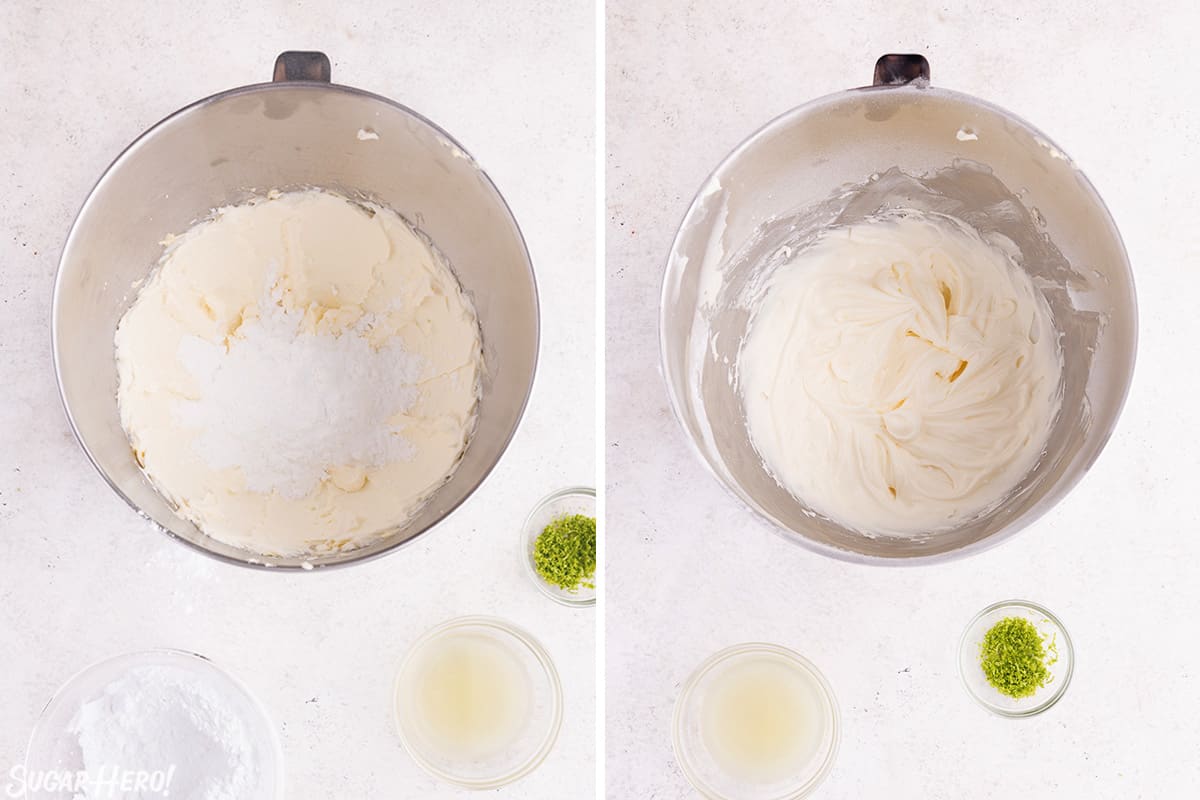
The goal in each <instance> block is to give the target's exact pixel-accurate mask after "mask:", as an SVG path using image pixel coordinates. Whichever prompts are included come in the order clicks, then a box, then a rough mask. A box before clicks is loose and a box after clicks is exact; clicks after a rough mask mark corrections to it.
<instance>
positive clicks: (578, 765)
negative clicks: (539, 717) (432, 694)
mask: <svg viewBox="0 0 1200 800" xmlns="http://www.w3.org/2000/svg"><path fill="white" fill-rule="evenodd" d="M242 5H246V6H247V7H257V10H255V11H251V12H245V13H242V12H238V11H235V10H234V9H235V8H237V7H238V6H242ZM171 8H178V9H179V13H178V14H177V15H176V14H173V13H171V12H170V11H168V9H171ZM530 20H536V24H530ZM593 41H594V30H593V14H592V11H591V10H590V9H587V8H585V7H577V8H568V7H566V6H565V5H564V4H560V3H552V2H532V1H530V2H526V3H523V4H521V6H520V7H518V8H511V9H504V10H501V9H499V8H497V9H491V8H489V7H486V6H479V7H476V6H475V4H467V3H449V4H447V3H434V2H425V3H421V2H404V3H387V2H369V3H355V4H345V3H335V2H320V3H311V2H310V3H284V2H271V3H263V4H254V3H251V4H233V3H223V2H222V3H206V4H205V5H204V6H203V9H202V10H197V9H194V8H192V7H190V6H189V7H188V8H187V10H186V11H185V10H184V8H183V6H180V5H177V4H174V3H162V4H145V3H135V2H115V3H103V4H34V3H5V4H3V6H2V7H0V52H3V53H5V54H6V56H5V59H6V60H5V66H4V73H5V77H4V80H3V82H0V110H2V112H3V117H4V124H3V125H0V157H2V158H0V161H2V163H3V173H4V176H3V180H4V186H5V190H6V191H5V192H3V193H2V194H0V228H2V229H3V237H2V239H0V264H2V265H3V267H2V268H0V386H3V387H4V389H3V392H2V393H0V431H3V434H0V436H2V438H0V441H2V443H3V444H2V445H0V709H3V710H2V711H0V790H2V788H3V786H4V785H5V784H6V783H7V774H8V771H9V769H10V768H11V767H12V765H14V764H16V763H18V762H20V761H22V760H23V758H24V748H25V743H26V739H27V737H28V735H29V732H30V729H31V728H32V726H33V724H34V720H35V719H36V717H37V714H38V712H39V711H40V710H41V707H42V705H43V704H44V703H45V702H46V700H47V699H48V698H49V697H50V694H51V693H52V692H53V691H54V689H55V688H56V687H57V686H58V685H59V684H60V683H61V682H62V681H64V680H65V679H67V678H68V677H70V676H71V675H72V674H73V673H74V672H75V671H77V670H78V669H80V668H82V667H84V666H85V665H87V664H88V663H90V662H92V661H94V660H96V659H98V658H101V657H106V656H110V655H114V654H116V653H120V652H123V651H127V650H134V649H141V648H148V647H155V646H171V647H178V648H183V649H188V650H194V651H197V652H200V653H203V654H205V655H207V656H209V657H211V658H213V659H214V660H215V661H216V662H218V663H219V664H220V665H222V666H223V667H225V668H227V669H229V670H230V671H231V672H233V673H234V674H235V675H237V676H239V677H241V678H242V679H244V680H245V681H246V682H247V683H248V684H249V685H250V687H251V688H252V689H253V690H254V691H255V692H256V693H257V694H258V696H259V697H260V698H261V699H262V700H263V702H264V703H265V704H266V706H267V708H268V709H269V711H270V713H271V714H272V716H273V717H274V719H275V720H276V721H277V723H278V725H279V727H280V730H281V733H282V738H283V745H284V750H285V756H286V759H287V768H288V774H289V779H288V785H289V791H288V797H289V798H314V800H318V799H319V800H327V798H331V797H339V798H355V799H356V800H357V799H358V798H376V797H388V798H394V797H404V798H415V797H421V798H426V797H431V798H432V797H459V796H463V795H465V794H467V793H466V792H461V791H458V790H455V789H452V788H451V787H448V786H443V785H439V784H435V783H434V781H432V780H431V779H429V778H426V777H425V776H424V774H423V773H421V772H420V771H419V770H418V769H417V768H416V766H415V765H414V764H413V762H412V761H411V760H410V759H409V758H408V757H407V755H405V753H404V752H403V751H402V750H401V748H400V745H399V743H398V740H397V738H396V736H395V734H394V732H393V730H392V726H391V719H390V712H389V700H390V691H391V680H392V677H393V673H394V669H395V666H396V664H397V662H398V660H399V658H400V656H401V655H402V654H403V652H404V650H405V648H406V647H407V645H408V644H409V643H410V642H412V641H413V640H414V639H415V638H416V637H417V636H418V635H419V634H420V633H421V632H422V631H424V630H425V629H426V628H428V627H430V626H432V625H434V624H435V623H438V622H440V621H442V620H444V619H446V618H449V617H452V616H456V615H460V614H469V613H492V614H497V615H499V616H502V617H505V618H507V619H510V620H512V621H513V622H516V623H517V624H519V625H521V626H523V627H525V628H526V629H528V630H529V631H531V632H532V633H534V635H536V636H537V637H538V638H539V639H541V641H542V642H543V643H544V644H545V645H546V647H547V649H548V650H549V651H550V654H551V656H552V657H553V658H554V659H555V661H556V663H557V665H558V667H559V670H560V672H561V673H562V676H563V682H564V687H565V692H566V718H565V722H564V726H563V732H562V735H561V737H560V739H559V742H558V744H557V746H556V747H555V748H554V750H553V752H552V753H551V755H550V758H549V759H548V761H547V762H546V763H545V764H544V765H543V766H542V767H541V768H539V769H538V770H537V771H536V772H535V773H534V774H533V775H531V776H530V777H528V778H526V779H525V780H523V781H521V782H520V783H518V784H515V785H514V786H512V787H509V788H507V789H504V790H501V791H500V792H498V793H497V794H498V795H499V796H502V797H510V798H522V799H525V798H548V799H549V798H553V799H554V800H561V798H564V797H589V796H591V794H592V792H593V786H594V774H595V754H594V745H593V740H594V726H595V713H594V692H595V686H594V683H595V681H594V674H595V673H594V668H593V657H594V631H593V628H594V622H595V615H594V613H593V611H591V610H583V611H580V610H574V609H568V608H564V607H561V606H558V605H556V604H554V603H551V602H550V601H549V600H547V599H546V598H545V597H544V596H542V595H541V594H540V593H539V592H538V590H537V589H536V588H535V587H534V586H533V585H532V584H530V583H529V580H528V578H527V577H526V576H525V575H524V574H523V572H522V570H523V567H522V565H521V564H520V562H519V561H518V558H517V541H518V533H517V532H518V528H519V526H520V524H521V522H522V520H523V518H524V515H525V514H526V512H527V511H528V510H529V509H530V507H532V505H533V504H534V503H535V502H536V501H537V500H538V499H539V498H540V497H541V496H542V495H544V494H547V493H549V492H550V491H552V490H554V489H557V488H560V487H562V486H566V485H570V484H577V483H584V484H590V483H592V482H593V481H594V479H595V478H594V475H595V470H594V464H593V462H594V452H595V448H594V433H593V431H594V427H593V419H594V414H595V404H594V402H593V395H594V391H593V389H594V367H593V363H594V362H593V353H594V314H593V311H594V305H593V303H592V301H591V300H590V298H591V297H592V296H593V292H594V275H593V266H592V265H593V259H592V253H593V248H594V241H593V232H594V222H593V220H594V214H595V208H594V202H593V198H594V191H593V176H594V161H593V156H592V146H593V139H594V137H593V130H594V104H593V90H592V83H593V67H592V60H591V57H590V53H591V52H592V48H593ZM305 48H317V49H322V50H324V51H325V52H327V53H328V54H329V56H330V58H331V59H332V61H333V74H334V79H335V80H337V81H339V82H342V83H349V84H351V85H355V86H360V87H362V88H365V89H369V90H372V91H375V92H378V93H381V94H384V95H388V96H390V97H393V98H395V99H396V100H399V101H400V102H402V103H405V104H407V105H410V106H411V107H413V108H415V109H418V110H419V111H421V112H422V113H423V114H425V115H427V116H428V117H429V118H431V119H433V120H434V121H436V122H437V123H439V124H441V125H442V126H444V127H445V128H446V129H447V130H449V131H450V132H451V133H452V134H453V135H454V136H455V137H456V138H458V139H459V140H460V141H461V142H462V143H463V144H464V145H465V146H466V147H467V148H468V149H469V150H470V151H471V152H472V154H473V155H474V156H475V157H476V158H477V159H478V160H479V162H480V163H481V164H482V165H483V166H484V168H485V169H487V170H488V171H489V173H490V174H491V176H492V178H493V179H494V180H495V181H496V183H497V185H498V186H499V187H500V189H501V191H502V192H504V194H505V197H506V199H507V200H508V201H509V203H510V204H511V206H512V208H513V212H514V214H515V215H516V217H517V219H518V221H519V222H520V223H521V226H522V228H523V230H524V233H525V236H526V239H527V240H528V243H529V246H530V249H531V251H532V254H533V259H534V263H535V266H536V268H537V271H538V280H539V282H540V289H541V297H542V301H543V347H542V358H541V363H540V374H539V377H538V382H537V386H536V388H535V390H534V397H533V399H532V402H531V404H530V406H529V410H528V412H527V414H526V418H525V422H524V423H523V425H522V427H521V430H520V432H519V434H518V436H517V438H516V440H515V441H514V442H513V444H512V447H511V448H510V450H509V452H508V454H507V455H506V457H505V458H504V460H503V461H502V462H501V465H500V467H499V468H498V469H497V471H496V472H495V473H494V474H493V476H492V477H491V478H490V479H489V480H488V481H487V483H486V484H485V485H484V486H483V487H482V488H481V489H480V490H479V491H478V492H477V493H476V494H475V495H474V497H472V498H471V499H470V500H469V501H468V502H467V504H466V505H465V506H464V507H463V508H461V509H460V510H459V511H458V512H457V513H456V514H455V515H454V516H453V517H452V518H451V519H450V520H449V521H448V522H447V523H445V524H444V525H443V526H442V527H441V528H439V529H438V530H436V531H434V532H432V533H430V534H429V535H428V536H426V537H423V538H422V539H421V540H420V541H419V543H417V544H414V545H413V546H412V547H410V548H408V549H405V550H403V551H401V552H399V553H396V554H393V555H391V556H388V557H385V558H382V559H379V560H377V561H374V562H371V563H368V564H365V565H361V566H357V567H351V568H348V569H344V570H337V571H331V572H328V573H324V574H315V575H309V574H297V575H268V574H263V573H261V572H252V571H249V570H244V569H239V568H235V567H230V566H225V565H223V564H219V563H216V562H214V561H212V560H209V559H207V558H204V557H202V556H200V555H198V554H196V553H193V552H191V551H190V550H188V549H187V548H185V547H182V546H180V545H179V544H176V543H174V542H172V541H170V540H169V539H167V537H165V536H163V535H161V534H159V533H157V532H155V531H154V530H152V529H151V527H150V526H149V525H148V524H147V523H145V522H144V521H142V520H140V519H139V518H138V517H136V516H135V515H134V514H133V512H131V511H130V510H129V509H128V508H126V507H125V505H124V504H123V503H122V502H121V501H120V500H119V499H117V497H116V496H115V495H114V494H113V493H112V492H111V491H109V489H108V487H107V486H105V485H104V483H103V481H101V479H100V478H99V476H98V475H97V474H96V473H95V472H94V470H93V469H92V467H91V466H90V465H89V464H88V463H87V461H86V459H85V458H84V455H83V453H82V451H81V450H80V449H79V447H78V446H77V445H76V444H75V441H74V440H73V438H72V436H71V434H70V431H69V429H68V427H67V423H66V419H65V418H64V416H63V413H62V410H61V408H60V406H59V401H58V395H57V390H56V389H55V385H54V378H53V371H52V365H51V356H50V346H49V345H50V333H49V320H48V315H49V309H50V290H51V283H52V280H53V276H54V270H55V265H56V262H57V258H58V253H59V250H60V247H61V245H62V242H63V240H64V238H65V236H66V232H67V228H68V226H69V225H70V223H71V220H72V218H73V216H74V214H75V211H76V210H77V209H78V207H79V205H80V204H81V203H82V202H83V199H84V197H85V196H86V194H87V192H88V191H89V190H90V188H91V186H92V184H93V182H94V181H95V180H96V179H97V178H98V177H99V176H100V173H101V172H102V171H103V169H104V168H105V167H106V166H107V164H108V163H109V161H111V159H112V158H114V157H115V156H116V155H117V153H118V152H120V150H121V148H123V147H124V146H125V145H126V144H127V143H128V142H129V141H131V140H132V139H133V138H134V137H135V136H137V135H138V134H139V133H141V132H142V130H144V129H145V128H147V127H148V126H150V125H151V124H153V123H154V122H156V121H157V120H158V119H160V118H161V117H163V116H165V115H166V114H168V113H170V112H172V111H174V110H175V109H176V108H178V107H180V106H182V105H184V104H186V103H189V102H191V101H193V100H196V99H198V98H200V97H202V96H205V95H207V94H210V93H213V92H216V91H220V90H222V89H226V88H229V87H232V86H236V85H240V84H244V83H254V82H258V81H262V80H267V79H269V77H270V75H271V68H272V65H273V62H274V59H275V56H276V54H277V53H278V52H280V51H282V50H286V49H305Z"/></svg>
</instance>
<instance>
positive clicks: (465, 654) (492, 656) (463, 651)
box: [401, 633, 533, 759]
mask: <svg viewBox="0 0 1200 800" xmlns="http://www.w3.org/2000/svg"><path fill="white" fill-rule="evenodd" d="M412 670H413V673H412V674H413V680H412V682H411V684H410V686H411V689H410V693H411V697H410V706H411V713H412V714H413V715H414V716H415V717H416V719H414V720H413V722H414V723H415V724H416V727H417V728H418V729H419V730H420V731H421V732H422V734H423V735H424V737H425V738H426V740H427V741H428V743H429V744H430V745H432V746H433V747H434V748H436V749H437V750H438V751H440V752H442V753H443V754H444V755H446V756H449V757H453V758H468V759H483V758H488V757H489V756H492V755H496V754H498V753H500V752H502V751H503V750H505V749H506V748H507V747H509V746H510V745H512V744H513V743H515V742H516V741H517V739H518V738H519V737H520V735H521V733H522V731H523V730H524V728H525V726H526V725H527V724H528V722H529V718H530V716H531V714H532V710H533V687H532V684H531V682H530V679H529V676H528V673H526V671H525V668H524V666H523V665H522V663H521V661H520V660H519V658H518V657H517V655H516V654H514V653H513V652H512V651H511V650H509V648H508V647H507V646H505V645H504V644H503V643H501V642H499V641H497V640H495V639H492V638H490V637H488V636H485V635H481V634H472V633H462V634H458V635H454V636H447V637H445V638H443V639H440V640H437V641H433V642H430V643H429V644H428V645H427V646H426V648H425V650H424V652H423V653H422V654H421V656H420V658H419V659H417V661H416V662H415V663H414V664H413V665H412ZM401 710H402V713H403V712H404V709H403V708H402V709H401Z"/></svg>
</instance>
